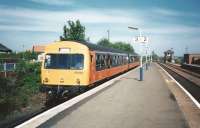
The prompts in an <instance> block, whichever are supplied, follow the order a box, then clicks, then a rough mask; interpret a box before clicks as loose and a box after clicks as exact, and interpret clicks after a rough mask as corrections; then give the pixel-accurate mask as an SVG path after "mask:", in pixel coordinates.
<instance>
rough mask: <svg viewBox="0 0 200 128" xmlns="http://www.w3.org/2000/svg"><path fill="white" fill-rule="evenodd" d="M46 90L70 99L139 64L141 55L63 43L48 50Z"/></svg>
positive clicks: (44, 70) (43, 73) (43, 78)
mask: <svg viewBox="0 0 200 128" xmlns="http://www.w3.org/2000/svg"><path fill="white" fill-rule="evenodd" d="M44 58H45V59H44V61H43V63H42V69H41V82H42V90H43V91H45V92H46V93H47V94H54V95H57V96H66V95H67V94H68V93H76V92H79V91H84V90H85V89H87V88H90V87H91V86H93V85H95V83H97V82H99V81H101V80H105V79H107V78H110V77H112V76H114V75H117V74H119V73H122V72H125V71H127V70H129V69H131V68H134V67H136V66H138V65H139V61H138V56H137V55H135V54H130V53H126V52H123V51H120V50H116V49H112V48H105V47H102V46H98V45H95V44H92V43H88V42H79V41H59V42H54V43H52V44H49V45H47V46H46V47H45V57H44Z"/></svg>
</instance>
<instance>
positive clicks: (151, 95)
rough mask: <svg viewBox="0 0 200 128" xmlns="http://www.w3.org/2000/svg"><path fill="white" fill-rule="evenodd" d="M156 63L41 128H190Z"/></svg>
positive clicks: (131, 74)
mask: <svg viewBox="0 0 200 128" xmlns="http://www.w3.org/2000/svg"><path fill="white" fill-rule="evenodd" d="M159 70H160V69H159V67H158V66H157V65H156V64H153V63H152V64H151V66H150V67H149V69H148V70H144V81H139V80H138V78H139V69H138V68H137V69H133V70H132V71H130V72H128V73H127V74H126V75H125V76H124V77H122V78H121V79H119V80H118V81H116V82H115V83H114V84H112V85H111V86H109V87H107V88H105V89H103V90H102V91H100V92H98V93H97V94H94V95H92V96H91V97H89V98H87V99H85V100H83V101H81V102H79V103H77V104H75V105H74V106H73V107H71V108H69V109H67V110H65V111H63V112H62V113H60V114H58V115H56V116H55V117H53V118H52V119H50V120H48V121H47V122H45V123H44V124H42V125H41V126H39V127H41V128H49V127H52V128H188V124H187V122H186V120H185V118H184V116H183V113H182V112H181V110H180V109H179V106H178V104H177V102H176V100H175V98H174V96H173V94H172V93H171V92H170V90H169V89H168V87H167V82H166V81H165V79H164V77H163V76H162V74H161V73H160V71H159Z"/></svg>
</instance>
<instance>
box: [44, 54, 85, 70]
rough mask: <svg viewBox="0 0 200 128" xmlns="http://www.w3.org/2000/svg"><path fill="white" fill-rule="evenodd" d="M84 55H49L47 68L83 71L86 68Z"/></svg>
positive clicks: (46, 59) (46, 63)
mask: <svg viewBox="0 0 200 128" xmlns="http://www.w3.org/2000/svg"><path fill="white" fill-rule="evenodd" d="M83 60H84V57H83V55H82V54H47V55H46V57H45V64H44V66H45V68H47V69H72V70H81V69H83V66H84V61H83Z"/></svg>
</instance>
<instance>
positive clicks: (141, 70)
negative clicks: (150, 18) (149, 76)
mask: <svg viewBox="0 0 200 128" xmlns="http://www.w3.org/2000/svg"><path fill="white" fill-rule="evenodd" d="M128 28H129V29H133V30H138V31H139V33H140V36H139V37H141V36H142V34H141V31H140V29H139V28H135V27H130V26H129V27H128ZM140 45H141V50H140V51H141V54H140V81H143V79H144V77H143V76H144V74H143V66H142V43H141V44H140Z"/></svg>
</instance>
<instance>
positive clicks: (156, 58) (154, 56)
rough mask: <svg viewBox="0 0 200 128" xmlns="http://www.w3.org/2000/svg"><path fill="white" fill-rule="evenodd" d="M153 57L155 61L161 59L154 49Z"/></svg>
mask: <svg viewBox="0 0 200 128" xmlns="http://www.w3.org/2000/svg"><path fill="white" fill-rule="evenodd" d="M152 59H153V60H154V61H157V60H158V59H159V56H158V55H157V54H156V53H155V52H154V51H152Z"/></svg>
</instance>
